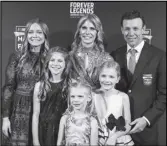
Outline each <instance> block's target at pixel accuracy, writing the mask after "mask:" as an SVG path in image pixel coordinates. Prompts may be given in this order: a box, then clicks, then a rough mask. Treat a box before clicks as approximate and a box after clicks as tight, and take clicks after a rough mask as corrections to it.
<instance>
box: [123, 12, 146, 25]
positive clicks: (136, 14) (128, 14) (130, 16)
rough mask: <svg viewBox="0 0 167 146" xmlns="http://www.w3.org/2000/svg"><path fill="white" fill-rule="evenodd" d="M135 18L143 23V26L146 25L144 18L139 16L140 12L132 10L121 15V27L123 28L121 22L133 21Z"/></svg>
mask: <svg viewBox="0 0 167 146" xmlns="http://www.w3.org/2000/svg"><path fill="white" fill-rule="evenodd" d="M135 18H140V19H141V20H142V22H143V26H144V25H145V24H146V23H145V20H144V17H143V16H141V14H140V12H139V11H137V10H133V11H131V12H126V13H125V14H123V15H122V18H121V26H123V20H125V19H126V20H131V19H135Z"/></svg>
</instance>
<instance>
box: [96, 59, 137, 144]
mask: <svg viewBox="0 0 167 146" xmlns="http://www.w3.org/2000/svg"><path fill="white" fill-rule="evenodd" d="M97 72H98V73H99V75H98V77H99V83H100V86H101V87H100V89H98V90H96V91H95V92H94V94H93V99H94V102H95V110H96V112H97V117H98V121H99V129H100V130H99V145H133V144H134V143H133V141H132V138H131V137H130V135H128V132H129V131H130V129H131V127H130V125H129V123H130V122H131V114H130V103H129V97H128V95H127V94H125V93H123V92H121V91H118V90H116V89H115V85H116V84H117V83H118V82H119V79H120V67H119V65H118V63H117V62H115V61H107V62H105V63H103V65H102V66H100V67H99V70H98V71H97ZM118 119H119V120H118Z"/></svg>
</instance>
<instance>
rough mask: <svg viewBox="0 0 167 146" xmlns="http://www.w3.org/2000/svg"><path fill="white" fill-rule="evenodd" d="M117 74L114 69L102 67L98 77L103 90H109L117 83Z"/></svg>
mask: <svg viewBox="0 0 167 146" xmlns="http://www.w3.org/2000/svg"><path fill="white" fill-rule="evenodd" d="M119 78H120V77H118V74H117V72H116V69H115V68H107V67H104V68H103V69H102V71H101V73H100V75H99V81H100V85H101V88H102V89H103V90H110V89H113V88H114V87H115V84H117V83H118V82H119Z"/></svg>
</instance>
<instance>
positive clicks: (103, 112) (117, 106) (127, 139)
mask: <svg viewBox="0 0 167 146" xmlns="http://www.w3.org/2000/svg"><path fill="white" fill-rule="evenodd" d="M123 96H127V95H126V94H125V93H123V92H120V91H119V92H118V93H117V94H114V95H112V96H110V97H109V98H108V101H107V103H106V100H105V99H104V97H103V96H102V94H93V97H94V102H95V108H96V111H97V114H98V119H99V122H100V124H99V125H100V129H101V131H103V132H104V133H103V135H104V136H105V137H107V136H109V134H108V132H109V130H108V128H107V126H106V125H105V124H106V123H104V119H106V118H108V116H109V115H110V114H113V115H114V117H115V118H116V119H118V118H119V117H120V116H123V117H124V115H123ZM107 105H109V106H107ZM100 133H101V132H100ZM103 139H104V138H103ZM105 140H106V139H105ZM99 141H104V140H101V139H99ZM101 145H103V144H101ZM116 145H134V142H133V141H132V138H131V136H130V135H125V136H121V137H119V138H117V142H116Z"/></svg>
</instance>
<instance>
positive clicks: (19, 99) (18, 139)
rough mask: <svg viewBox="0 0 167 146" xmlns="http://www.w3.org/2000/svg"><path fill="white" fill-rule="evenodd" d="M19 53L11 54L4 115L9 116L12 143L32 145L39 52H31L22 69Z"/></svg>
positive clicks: (4, 92) (38, 73)
mask: <svg viewBox="0 0 167 146" xmlns="http://www.w3.org/2000/svg"><path fill="white" fill-rule="evenodd" d="M19 59H20V55H19V53H14V54H12V55H11V57H10V60H9V63H8V66H7V69H6V81H5V86H4V89H3V95H2V108H3V109H2V112H3V117H9V119H10V122H11V134H10V138H9V141H8V143H10V144H11V145H21V146H23V145H30V143H31V135H32V134H31V129H32V127H31V123H32V120H31V119H32V100H33V90H34V85H35V83H36V82H37V81H38V80H39V77H40V59H39V53H35V52H31V53H30V54H29V57H27V59H26V61H25V64H24V65H23V67H22V69H21V70H20V71H17V70H16V67H17V65H18V62H19Z"/></svg>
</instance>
